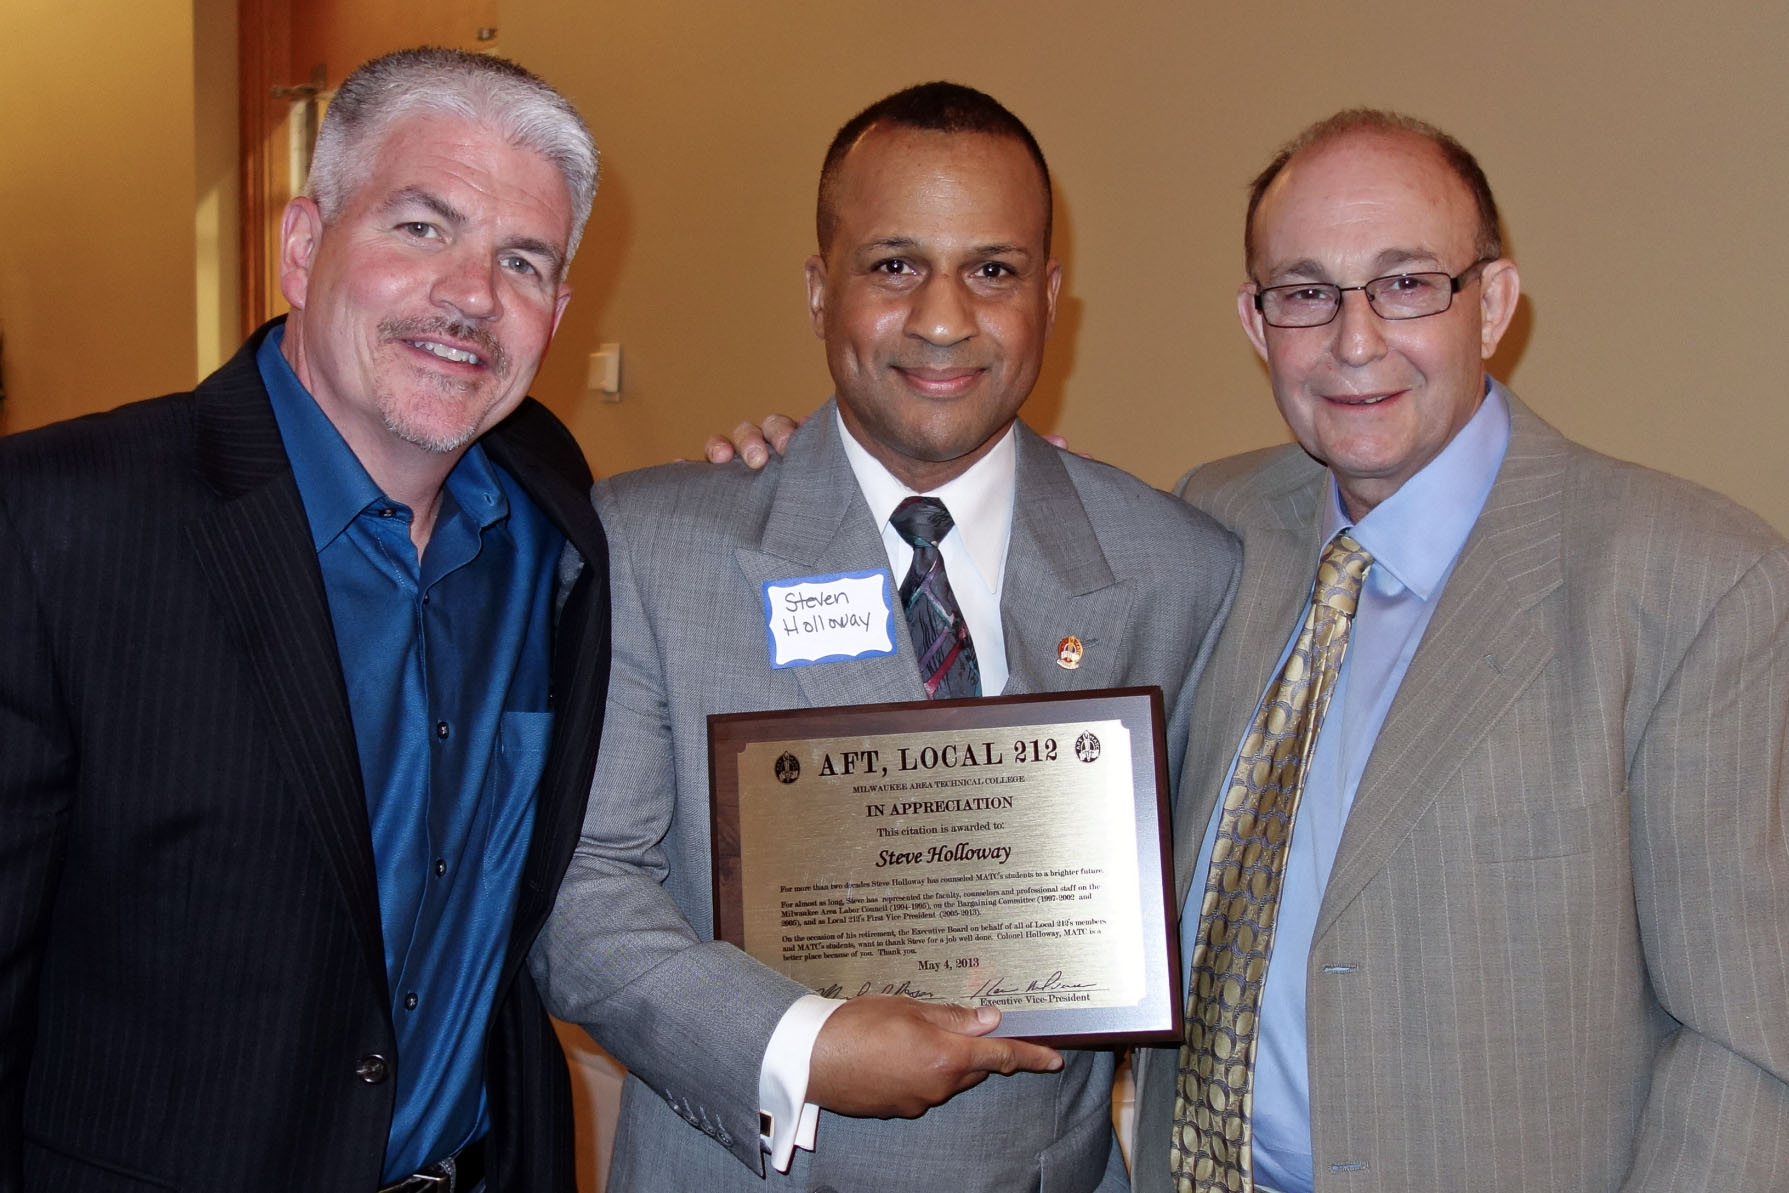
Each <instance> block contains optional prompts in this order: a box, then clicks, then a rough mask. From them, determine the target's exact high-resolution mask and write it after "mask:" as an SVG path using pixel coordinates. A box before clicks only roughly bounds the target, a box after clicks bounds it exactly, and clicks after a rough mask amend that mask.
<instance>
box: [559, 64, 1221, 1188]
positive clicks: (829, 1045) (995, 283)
mask: <svg viewBox="0 0 1789 1193" xmlns="http://www.w3.org/2000/svg"><path fill="white" fill-rule="evenodd" d="M817 223H818V233H819V248H820V252H819V254H818V255H817V256H815V257H813V258H812V259H810V260H809V262H808V264H807V284H808V295H809V307H810V313H811V317H812V320H813V325H814V328H815V330H816V332H817V333H818V334H819V335H820V336H821V337H822V338H823V339H824V340H825V343H826V352H827V360H828V363H829V365H830V368H831V372H832V376H833V380H834V383H835V385H836V403H833V402H829V403H827V404H826V405H825V406H823V407H822V408H821V410H820V411H819V413H818V414H817V415H815V416H814V417H813V418H812V419H810V420H809V422H808V424H807V426H806V427H805V428H804V429H803V430H802V431H801V432H800V434H799V435H797V436H796V438H795V439H794V441H793V442H792V443H790V445H789V448H788V456H787V458H786V459H785V460H783V461H781V462H778V463H775V464H773V465H771V466H770V467H769V468H767V469H766V470H765V471H764V472H762V473H758V474H754V473H750V472H748V471H747V470H746V469H745V468H744V467H743V466H740V465H735V466H734V467H732V468H726V469H716V468H710V467H708V466H707V465H683V466H679V465H672V466H669V467H665V468H656V469H649V470H647V471H644V472H639V473H633V474H629V475H626V476H621V477H617V478H615V479H614V480H612V481H608V482H605V483H603V484H601V485H599V486H598V488H597V497H596V503H597V506H598V508H599V510H600V511H601V512H602V514H603V517H604V523H605V526H606V527H607V528H608V530H609V534H610V543H611V548H610V549H611V567H612V569H613V570H612V590H613V601H614V616H613V627H614V639H615V645H614V663H613V672H612V675H613V678H612V680H611V685H610V705H609V712H608V717H607V720H606V721H605V727H604V732H603V739H602V749H601V753H600V757H599V762H598V769H597V774H596V778H595V782H594V785H593V788H592V792H593V800H592V804H591V808H590V812H589V815H588V816H587V818H586V822H585V826H584V835H583V839H582V841H581V843H580V845H579V847H578V850H577V854H576V857H575V858H574V860H573V862H572V866H571V871H570V873H569V875H568V878H567V881H566V884H565V886H564V888H563V890H562V892H561V896H560V899H559V903H558V906H557V908H556V910H555V912H554V914H553V916H552V918H551V921H550V923H549V927H548V929H547V932H546V934H545V936H544V937H543V940H542V943H541V944H540V946H539V947H537V949H536V950H535V954H534V957H533V962H534V965H535V971H536V974H537V976H538V977H539V979H540V984H541V986H542V988H543V989H544V990H545V991H546V992H547V998H548V1001H549V1003H550V1005H551V1006H552V1007H553V1009H554V1010H555V1011H556V1013H558V1014H560V1015H561V1016H563V1017H565V1018H568V1019H572V1020H574V1021H577V1022H579V1023H583V1024H585V1025H586V1026H587V1027H588V1028H589V1030H590V1031H591V1032H592V1034H593V1035H595V1036H596V1038H597V1039H598V1040H599V1041H601V1043H602V1044H603V1045H604V1046H605V1047H606V1048H607V1049H609V1051H611V1052H612V1053H613V1054H614V1055H615V1056H616V1057H617V1058H618V1059H619V1060H621V1061H622V1062H623V1063H624V1064H626V1065H627V1066H628V1069H629V1070H630V1077H629V1080H628V1084H627V1090H626V1094H625V1096H624V1099H623V1106H622V1116H621V1124H620V1130H619V1135H618V1137H617V1140H616V1145H615V1158H614V1168H613V1175H612V1177H611V1180H612V1182H613V1184H614V1187H615V1188H617V1189H625V1190H628V1191H629V1193H634V1191H637V1190H642V1189H664V1190H674V1191H676V1193H684V1191H687V1190H690V1189H700V1190H704V1191H707V1190H717V1189H728V1188H737V1189H743V1190H758V1189H762V1188H764V1187H766V1185H768V1186H769V1187H771V1188H774V1189H800V1190H821V1189H835V1190H841V1191H847V1193H848V1191H853V1190H863V1191H869V1190H890V1189H906V1188H913V1189H920V1188H950V1189H954V1190H987V1191H995V1190H1035V1189H1042V1190H1046V1191H1050V1193H1056V1191H1063V1193H1069V1191H1075V1193H1081V1191H1085V1190H1090V1189H1094V1188H1096V1187H1102V1181H1103V1182H1106V1183H1105V1184H1104V1185H1103V1187H1104V1188H1108V1189H1111V1188H1121V1187H1122V1186H1123V1183H1124V1173H1123V1169H1122V1165H1121V1164H1120V1163H1118V1161H1117V1158H1116V1149H1115V1148H1114V1147H1113V1145H1112V1131H1111V1126H1110V1089H1111V1081H1112V1058H1111V1056H1110V1054H1109V1053H1094V1052H1074V1051H1069V1052H1064V1053H1060V1054H1059V1053H1057V1052H1055V1051H1053V1050H1051V1049H1048V1048H1043V1047H1040V1046H1037V1045H1033V1044H1028V1043H1025V1042H1022V1041H1018V1040H1011V1039H995V1038H990V1037H987V1036H986V1035H985V1033H986V1032H988V1031H989V1030H991V1029H992V1028H993V1026H994V1025H995V1023H996V1022H997V1020H998V1015H997V1014H995V1013H993V1012H992V1009H991V1008H987V1009H984V1010H983V1011H981V1012H979V1013H978V1012H976V1011H971V1010H969V1009H967V1008H958V1007H947V1006H941V1005H939V1006H933V1005H928V1004H924V1003H918V1002H914V1001H912V1000H909V999H905V998H894V997H884V996H865V997H860V998H856V999H852V1000H850V1001H849V1002H845V1003H842V1004H841V1003H837V1002H834V1001H831V1000H826V999H821V998H819V997H818V996H815V995H813V994H811V993H810V992H809V991H807V990H806V989H804V988H803V987H801V986H799V985H798V984H796V983H794V982H792V981H790V980H788V979H786V978H784V977H782V976H781V975H779V974H777V973H775V972H773V971H772V970H770V969H768V968H766V967H765V966H763V965H761V964H759V963H758V962H756V961H754V960H752V959H751V958H749V957H747V956H746V955H744V954H743V953H741V952H739V951H738V950H736V949H734V948H733V947H732V946H730V945H726V944H721V943H715V942H713V941H712V940H711V939H710V938H711V937H712V935H713V931H712V927H713V917H712V908H711V900H710V882H711V870H710V850H709V817H708V753H707V735H706V717H707V716H708V715H709V714H714V713H730V712H739V711H746V710H758V709H766V708H793V707H804V706H830V705H849V704H862V703H873V702H886V701H899V700H916V699H923V698H925V697H926V696H927V694H928V692H929V691H930V690H931V687H932V684H933V683H934V682H939V681H940V679H941V677H940V675H937V674H932V673H933V672H934V671H935V670H938V671H941V672H942V671H944V670H946V669H943V668H939V669H935V668H933V667H932V666H931V665H930V664H925V665H924V670H925V671H926V673H927V674H924V675H922V669H921V666H922V665H921V664H920V663H919V662H918V660H917V659H916V652H915V649H914V646H913V644H912V643H911V641H910V638H909V632H908V628H907V625H906V623H905V619H904V618H903V617H901V616H899V615H896V616H893V618H892V624H893V626H894V627H895V636H896V649H895V652H894V653H893V654H886V653H877V652H875V651H866V652H864V653H863V654H861V655H859V656H858V657H847V658H843V659H834V660H832V661H822V662H817V663H815V664H813V665H807V666H792V667H778V666H776V665H775V664H774V661H773V658H772V656H771V653H770V650H769V648H768V641H767V639H768V635H767V628H768V627H767V624H766V605H765V597H764V593H765V586H766V585H767V584H770V583H773V582H777V581H804V582H810V583H815V584H824V583H826V582H828V580H829V579H830V578H834V577H837V576H839V575H840V574H841V573H864V572H869V571H873V572H875V573H879V574H880V575H881V579H882V580H883V582H884V583H883V586H882V591H883V592H884V593H885V594H888V595H889V596H892V594H893V593H894V591H895V589H896V587H897V586H898V585H899V583H900V579H901V577H902V576H903V575H905V574H907V572H908V569H909V566H910V564H911V563H912V562H913V561H914V560H915V558H916V556H917V555H918V554H919V552H918V550H917V549H916V548H915V547H913V546H910V545H909V543H908V542H907V541H903V540H902V539H901V537H899V534H898V532H897V531H895V530H893V529H891V526H890V523H891V514H895V517H894V519H893V520H894V521H897V522H898V521H899V515H898V514H897V513H896V511H897V510H898V508H899V507H902V506H904V505H905V504H906V503H907V501H908V500H909V499H910V498H911V497H912V495H915V494H925V495H926V496H927V497H930V498H935V499H937V501H940V502H942V504H943V506H944V507H945V508H946V509H948V511H949V513H950V515H951V516H952V517H953V518H954V528H952V529H950V530H949V531H948V533H943V534H942V535H935V536H933V537H934V538H935V539H936V542H937V554H938V555H939V556H940V557H941V558H942V561H943V566H944V569H945V571H946V572H947V574H948V576H949V578H950V586H951V588H952V589H953V590H954V592H955V596H956V600H957V602H958V603H959V604H960V607H961V621H962V623H963V624H964V625H966V627H967V631H968V639H969V645H970V649H971V651H972V654H973V657H974V660H975V662H976V664H977V667H978V669H979V680H977V679H976V678H975V677H973V676H972V677H970V678H969V679H968V685H969V686H968V687H967V689H955V688H954V685H956V684H957V683H959V682H962V678H963V677H962V676H961V675H958V674H955V673H951V674H949V675H947V676H944V677H943V678H942V682H944V683H945V685H946V687H945V689H944V690H953V689H954V690H966V691H967V692H968V693H969V694H974V693H975V692H977V691H979V692H980V693H982V694H988V695H992V694H997V693H1001V692H1005V693H1008V694H1013V693H1031V692H1047V691H1074V690H1088V689H1096V688H1106V687H1113V686H1133V685H1157V686H1159V687H1161V688H1162V689H1163V692H1164V696H1165V701H1166V705H1167V710H1168V717H1169V720H1168V724H1169V742H1168V752H1169V763H1170V770H1171V772H1172V773H1174V774H1178V771H1179V763H1180V761H1181V758H1182V756H1183V754H1184V751H1185V748H1186V733H1185V727H1186V725H1187V724H1188V720H1189V717H1190V707H1191V696H1192V692H1193V688H1194V681H1195V680H1196V678H1197V676H1198V675H1199V673H1200V671H1201V669H1202V668H1203V665H1204V662H1205V658H1206V655H1207V653H1208V651H1209V648H1210V645H1211V644H1212V643H1213V642H1214V641H1215V638H1216V631H1217V626H1218V624H1219V622H1220V620H1221V614H1222V612H1223V610H1224V608H1225V606H1226V602H1227V601H1228V599H1229V594H1230V592H1231V588H1232V583H1233V580H1234V577H1235V574H1236V570H1237V566H1238V559H1237V556H1236V553H1235V547H1234V543H1233V541H1232V540H1230V539H1229V538H1228V537H1227V536H1225V535H1224V534H1223V533H1222V532H1220V531H1218V530H1217V529H1216V528H1215V527H1214V526H1213V525H1212V523H1211V521H1210V519H1208V518H1206V517H1205V516H1204V515H1202V514H1199V513H1197V512H1196V511H1193V510H1191V509H1190V508H1188V507H1187V506H1185V505H1184V504H1182V503H1179V502H1176V501H1174V500H1173V499H1171V498H1169V497H1167V496H1165V495H1163V494H1159V493H1156V492H1153V491H1152V490H1150V489H1149V488H1148V487H1147V486H1145V485H1143V484H1141V483H1140V482H1138V481H1136V480H1134V479H1133V478H1131V477H1128V476H1126V475H1124V474H1123V473H1120V472H1118V471H1116V470H1114V469H1111V468H1108V467H1106V466H1103V465H1099V464H1094V463H1090V462H1088V461H1085V460H1081V459H1078V458H1076V457H1073V456H1067V455H1064V454H1062V453H1060V452H1058V451H1057V450H1056V449H1054V448H1052V447H1050V446H1049V445H1048V444H1046V443H1044V442H1042V441H1041V440H1040V439H1039V438H1038V437H1037V436H1035V435H1034V434H1032V433H1031V432H1030V431H1029V430H1028V429H1026V428H1025V427H1024V426H1023V425H1022V424H1020V423H1018V422H1017V421H1016V414H1017V411H1018V408H1019V406H1020V404H1021V403H1022V402H1023V401H1024V400H1025V398H1026V396H1027V395H1028V394H1029V393H1030V390H1031V387H1032V385H1033V383H1034V382H1035V380H1036V377H1037V373H1038V368H1039V365H1040V362H1041V359H1042V352H1043V343H1044V339H1045V336H1046V335H1047V334H1048V332H1049V330H1050V326H1051V322H1052V319H1053V316H1054V313H1055V303H1056V294H1057V288H1058V285H1059V283H1060V276H1061V275H1060V269H1059V267H1058V265H1057V263H1056V262H1055V261H1054V260H1053V259H1051V257H1050V253H1049V229H1050V189H1049V174H1048V171H1047V169H1046V167H1045V164H1044V161H1043V156H1042V154H1041V152H1040V151H1039V150H1038V148H1037V145H1036V142H1035V141H1034V140H1033V139H1032V137H1031V135H1030V133H1029V132H1028V131H1027V130H1026V129H1025V127H1024V125H1023V124H1021V123H1020V122H1019V121H1018V120H1017V119H1016V118H1015V117H1013V116H1012V114H1011V113H1009V112H1007V111H1006V110H1005V109H1004V108H1002V107H1000V106H999V105H998V104H996V103H995V102H994V101H993V100H991V99H989V98H988V97H987V96H985V95H982V94H981V93H979V92H975V91H972V90H969V89H968V88H963V87H958V86H955V85H951V84H927V85H925V86H922V87H918V88H913V89H910V90H909V91H906V92H902V93H900V94H898V95H895V96H891V97H889V98H888V99H886V100H884V101H881V102H880V103H878V104H875V105H873V106H872V107H870V108H869V109H867V110H866V111H865V112H864V113H862V114H860V115H859V116H858V117H857V118H856V119H854V120H853V121H851V122H850V123H848V124H847V125H846V126H845V127H844V128H843V129H841V130H840V132H839V135H838V137H837V138H836V139H835V141H834V143H833V146H832V148H831V150H830V151H829V152H828V155H827V159H826V166H825V168H824V170H823V172H822V175H821V183H820V194H819V203H818V219H817ZM895 603H896V604H898V602H895ZM1069 636H1074V637H1076V638H1078V639H1079V640H1080V642H1081V644H1082V656H1081V658H1080V660H1079V665H1078V667H1075V668H1072V669H1071V668H1068V667H1065V666H1063V665H1061V664H1060V661H1059V654H1060V650H1059V648H1060V646H1061V644H1062V641H1063V639H1064V638H1065V637H1069ZM956 641H958V642H959V643H961V638H958V639H956ZM990 1073H999V1074H1003V1076H1000V1077H997V1078H996V1079H994V1080H992V1081H988V1082H986V1084H981V1085H979V1087H977V1088H973V1089H971V1088H970V1087H971V1086H977V1084H978V1083H979V1082H981V1081H982V1080H983V1079H984V1078H985V1077H987V1076H988V1074H990ZM963 1091H968V1092H963ZM821 1111H825V1112H827V1113H821ZM890 1116H907V1117H910V1118H911V1121H888V1119H889V1118H890ZM816 1120H817V1128H818V1129H817V1132H816V1130H815V1127H816ZM798 1142H799V1145H800V1147H799V1149H798V1148H797V1144H798ZM765 1150H768V1151H770V1153H771V1156H772V1163H771V1165H770V1166H769V1167H770V1169H772V1171H768V1172H766V1165H765V1163H764V1157H763V1153H764V1151H765ZM729 1153H731V1154H729ZM792 1153H793V1157H792ZM777 1170H786V1171H777Z"/></svg>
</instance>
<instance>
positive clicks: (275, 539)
mask: <svg viewBox="0 0 1789 1193" xmlns="http://www.w3.org/2000/svg"><path fill="white" fill-rule="evenodd" d="M264 338H265V329H264V330H263V332H262V333H261V334H259V335H256V336H255V337H254V338H252V339H251V340H250V341H249V342H248V344H246V345H244V347H243V348H242V350H241V351H240V352H238V353H237V354H236V356H235V357H234V358H233V359H232V360H231V361H230V362H229V363H228V364H226V365H225V366H224V367H223V368H222V369H220V370H219V371H218V372H217V373H216V374H214V375H213V376H212V377H210V378H208V379H207V380H206V381H205V382H204V383H203V384H202V385H201V386H200V387H199V389H198V390H197V391H196V394H195V397H196V404H197V411H198V413H197V425H196V432H195V433H196V435H197V436H198V441H199V443H198V456H199V460H200V464H201V467H202V468H204V469H205V470H206V472H207V476H208V479H209V480H210V482H211V483H212V485H213V486H214V487H216V489H217V490H218V493H219V495H220V498H221V500H220V502H219V504H218V505H217V506H216V507H215V508H214V509H213V510H212V511H211V512H210V513H208V514H206V515H205V516H203V517H200V518H198V519H195V520H194V521H193V522H192V523H191V524H190V525H189V526H188V528H187V536H188V541H189V543H190V544H191V547H192V550H193V552H194V554H195V556H196V557H197V558H198V561H199V563H200V566H201V567H202V568H203V570H204V572H205V574H206V575H207V576H208V577H209V579H210V582H211V584H212V587H213V591H214V592H215V593H216V595H217V603H218V607H219V608H220V609H222V610H223V614H224V619H225V621H226V623H227V625H228V627H229V629H230V631H231V633H232V634H233V635H234V637H235V638H236V640H237V642H238V643H239V644H240V645H241V648H242V650H243V653H244V656H245V657H246V659H247V662H248V670H249V672H250V674H251V675H252V676H253V677H254V682H255V684H256V689H257V693H258V695H259V699H260V702H261V705H262V711H263V712H264V714H265V716H266V721H267V725H268V736H269V738H270V740H271V741H272V742H273V743H274V748H275V750H276V751H277V752H278V755H279V757H280V760H281V763H282V766H283V770H284V772H285V778H286V781H287V785H288V786H289V788H290V789H291V790H292V791H294V792H296V793H298V796H299V798H300V799H302V800H303V801H304V806H305V809H306V811H307V812H308V813H309V816H310V820H311V823H312V825H313V826H314V827H315V829H316V831H317V840H318V844H319V845H320V846H321V849H322V853H323V856H324V858H325V859H326V861H327V863H328V866H329V869H330V872H331V873H332V875H333V876H334V879H335V882H336V884H337V886H338V887H340V889H341V891H342V896H343V899H344V901H345V902H346V904H347V907H348V911H349V918H350V920H351V922H352V923H353V926H354V931H355V935H356V936H357V937H358V938H359V940H360V944H361V949H362V953H363V956H364V959H365V961H366V963H367V968H368V971H369V973H370V975H371V976H372V977H373V979H374V981H375V982H376V983H377V984H378V987H379V989H381V990H384V989H385V982H386V977H385V954H384V947H383V943H382V936H381V932H380V927H379V896H378V887H377V882H376V879H375V876H374V873H375V872H374V868H373V850H372V838H371V831H370V829H369V828H368V824H367V813H366V796H365V792H364V789H363V786H362V780H361V774H360V757H359V754H358V753H357V751H356V748H355V742H354V726H353V722H352V720H351V719H350V717H349V713H348V695H347V690H346V688H345V686H344V684H343V680H342V673H341V663H340V657H339V655H338V653H337V650H336V644H335V628H334V625H333V624H332V623H331V621H330V618H329V603H328V598H327V596H326V595H325V593H324V589H323V574H322V572H321V570H320V569H319V567H318V565H317V555H316V551H315V550H314V549H313V548H312V546H311V537H310V531H309V528H308V524H307V523H306V520H305V514H304V506H303V504H302V502H301V500H300V498H299V495H298V487H297V485H296V484H295V483H294V481H293V479H292V472H291V466H290V464H289V462H288V461H287V459H286V453H285V448H284V446H283V445H282V444H281V442H280V436H279V428H278V426H277V424H276V423H275V422H274V419H273V410H272V407H271V406H270V405H269V404H268V399H267V394H266V391H265V390H264V389H263V388H262V385H261V378H260V372H259V370H258V369H257V367H256V365H255V359H254V354H255V352H256V350H257V349H258V348H259V347H260V344H261V341H262V340H263V339H264Z"/></svg>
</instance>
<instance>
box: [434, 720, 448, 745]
mask: <svg viewBox="0 0 1789 1193" xmlns="http://www.w3.org/2000/svg"><path fill="white" fill-rule="evenodd" d="M435 736H436V737H438V738H440V739H441V740H442V741H446V740H447V722H446V721H436V722H435Z"/></svg>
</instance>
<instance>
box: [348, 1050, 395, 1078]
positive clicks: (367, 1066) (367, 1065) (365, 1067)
mask: <svg viewBox="0 0 1789 1193" xmlns="http://www.w3.org/2000/svg"><path fill="white" fill-rule="evenodd" d="M388 1072H389V1066H387V1065H386V1063H385V1058H384V1057H383V1056H380V1055H379V1054H378V1053H377V1052H369V1053H367V1054H366V1055H365V1056H363V1057H361V1058H360V1063H359V1064H357V1065H355V1066H354V1075H355V1076H356V1077H358V1078H360V1079H361V1080H362V1081H364V1082H366V1083H367V1084H368V1085H378V1084H379V1083H380V1082H381V1081H384V1080H385V1077H386V1074H387V1073H388Z"/></svg>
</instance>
